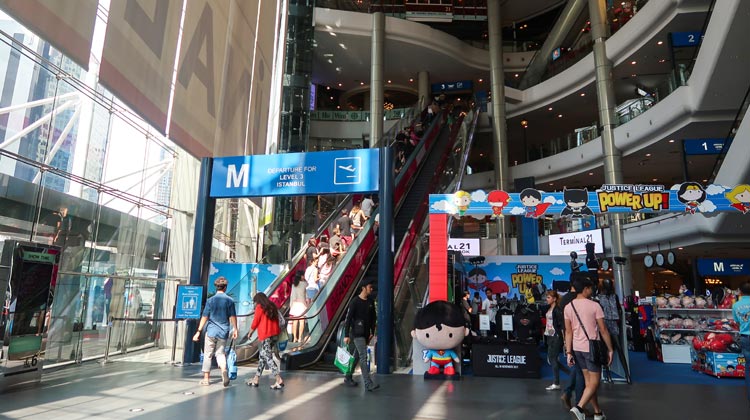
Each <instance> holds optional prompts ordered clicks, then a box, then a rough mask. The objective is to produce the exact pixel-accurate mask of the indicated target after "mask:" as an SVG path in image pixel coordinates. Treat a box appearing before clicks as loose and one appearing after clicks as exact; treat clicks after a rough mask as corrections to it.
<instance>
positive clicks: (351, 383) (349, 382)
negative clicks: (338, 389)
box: [344, 378, 359, 386]
mask: <svg viewBox="0 0 750 420" xmlns="http://www.w3.org/2000/svg"><path fill="white" fill-rule="evenodd" d="M344 385H346V386H357V385H359V382H357V381H355V380H354V379H352V378H344Z"/></svg>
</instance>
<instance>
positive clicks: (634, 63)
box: [630, 60, 638, 65]
mask: <svg viewBox="0 0 750 420" xmlns="http://www.w3.org/2000/svg"><path fill="white" fill-rule="evenodd" d="M630 64H633V65H636V64H638V62H637V61H635V60H633V61H631V62H630Z"/></svg>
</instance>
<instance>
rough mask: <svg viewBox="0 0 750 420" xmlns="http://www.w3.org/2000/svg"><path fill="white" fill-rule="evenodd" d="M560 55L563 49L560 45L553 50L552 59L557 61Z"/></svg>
mask: <svg viewBox="0 0 750 420" xmlns="http://www.w3.org/2000/svg"><path fill="white" fill-rule="evenodd" d="M560 55H562V49H561V48H560V47H557V48H555V49H554V50H553V51H552V61H555V60H557V59H558V58H560Z"/></svg>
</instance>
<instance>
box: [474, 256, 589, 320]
mask: <svg viewBox="0 0 750 420" xmlns="http://www.w3.org/2000/svg"><path fill="white" fill-rule="evenodd" d="M583 267H584V268H583V269H584V270H585V264H584V265H583ZM464 268H465V270H466V272H467V273H468V276H467V279H466V284H467V286H468V287H469V289H471V290H470V292H471V293H472V295H473V294H474V291H477V292H479V294H480V296H481V297H482V299H484V298H485V293H484V291H485V290H486V289H490V290H492V292H493V293H496V294H499V295H500V296H501V297H508V298H513V297H518V296H525V297H526V300H527V301H533V290H532V287H533V286H534V285H536V284H543V285H544V286H545V287H546V288H547V289H552V286H553V282H555V281H565V282H567V281H568V279H569V278H570V258H569V257H551V256H545V255H530V256H507V255H497V256H488V257H485V260H484V262H483V263H482V264H477V265H475V264H471V263H464ZM492 322H494V320H493V321H492Z"/></svg>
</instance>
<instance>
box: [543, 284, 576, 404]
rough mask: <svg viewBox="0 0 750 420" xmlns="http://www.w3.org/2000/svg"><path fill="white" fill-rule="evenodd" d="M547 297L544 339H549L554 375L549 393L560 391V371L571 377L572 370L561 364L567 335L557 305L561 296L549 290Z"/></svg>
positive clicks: (548, 356)
mask: <svg viewBox="0 0 750 420" xmlns="http://www.w3.org/2000/svg"><path fill="white" fill-rule="evenodd" d="M545 295H546V299H547V304H548V305H549V309H548V310H547V314H546V318H547V325H546V327H545V329H544V337H545V338H546V339H547V363H549V364H550V366H552V374H553V375H554V381H553V382H552V385H550V386H548V387H547V388H545V389H546V390H547V391H554V390H558V389H560V371H561V370H562V371H563V372H565V374H566V375H570V369H568V368H567V367H565V366H563V364H562V363H561V362H560V353H562V348H563V337H564V335H563V334H565V329H564V328H565V319H564V317H563V310H562V307H561V306H560V305H558V304H557V302H558V300H560V295H558V294H557V291H556V290H547V293H546V294H545Z"/></svg>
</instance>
